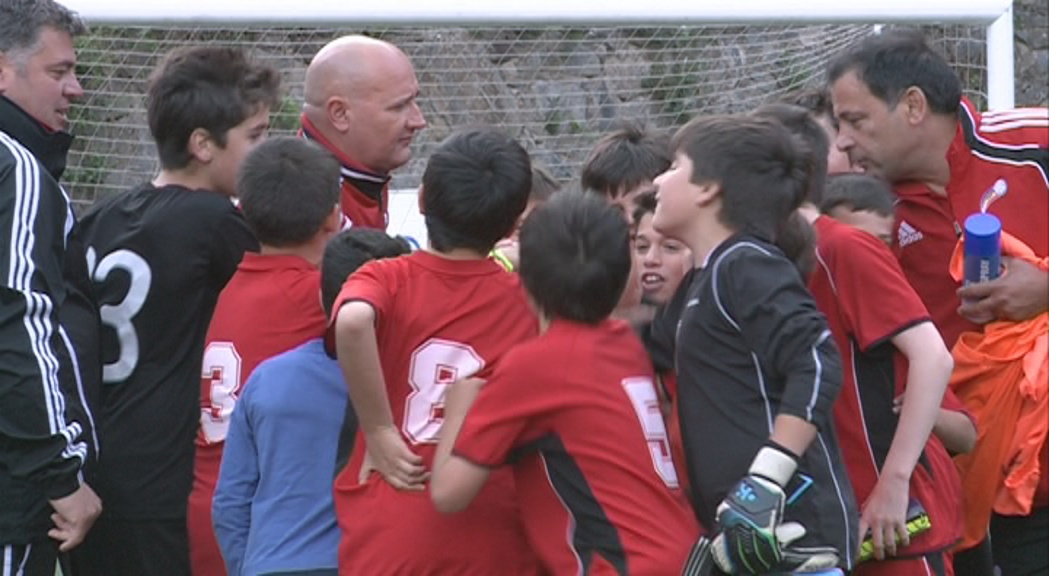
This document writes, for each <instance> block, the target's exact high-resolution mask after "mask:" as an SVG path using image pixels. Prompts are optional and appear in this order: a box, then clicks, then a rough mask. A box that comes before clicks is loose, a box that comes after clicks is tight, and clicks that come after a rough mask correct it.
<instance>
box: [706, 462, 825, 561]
mask: <svg viewBox="0 0 1049 576" xmlns="http://www.w3.org/2000/svg"><path fill="white" fill-rule="evenodd" d="M797 466H798V463H797V457H796V456H794V455H793V454H791V453H789V452H788V451H786V450H785V449H783V448H780V447H778V446H776V445H774V444H771V443H770V444H767V445H765V446H763V447H762V448H761V450H759V451H758V455H757V456H756V457H755V458H754V462H753V463H752V464H751V465H750V470H749V472H748V473H747V475H746V476H745V477H743V479H742V480H740V481H739V483H737V484H736V486H735V487H734V488H733V489H732V490H731V491H729V494H728V496H727V497H726V498H725V500H724V501H723V502H722V503H721V504H720V505H719V506H718V509H717V517H716V518H717V532H718V533H719V534H718V536H717V537H716V538H715V539H714V542H713V543H712V545H711V548H712V553H713V556H714V561H715V562H716V563H717V564H718V567H719V568H721V570H723V571H725V572H728V573H730V574H738V573H741V572H742V573H745V574H764V573H766V572H770V571H772V570H774V569H776V568H777V567H778V566H779V565H780V563H781V561H782V560H783V547H784V545H785V544H786V543H787V542H781V541H780V540H781V539H780V537H779V536H778V535H777V529H778V528H781V524H782V522H783V507H784V503H785V502H786V494H785V493H784V491H783V487H784V486H786V484H787V482H788V481H789V480H790V478H791V476H793V475H794V471H795V469H796V468H797ZM782 528H785V529H787V533H786V534H784V535H785V536H786V535H787V534H789V536H788V539H789V540H790V541H793V540H797V539H798V538H800V535H799V534H798V530H799V529H800V534H804V533H805V530H804V528H803V527H801V525H800V524H796V523H791V524H789V525H785V526H782Z"/></svg>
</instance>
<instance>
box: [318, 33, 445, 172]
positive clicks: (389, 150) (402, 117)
mask: <svg viewBox="0 0 1049 576" xmlns="http://www.w3.org/2000/svg"><path fill="white" fill-rule="evenodd" d="M418 95H419V81H418V80H417V79H416V77H415V69H414V68H413V67H412V63H411V61H410V60H409V59H408V56H407V55H406V54H405V53H404V52H402V51H401V50H400V49H399V48H397V47H396V46H394V45H393V44H390V43H389V42H384V41H382V40H377V39H375V38H369V37H367V36H343V37H342V38H337V39H335V40H332V41H331V42H329V43H328V44H327V45H326V46H325V47H324V48H321V50H320V51H319V52H317V55H316V56H314V57H313V61H312V62H310V65H309V67H308V68H307V69H306V89H305V100H306V106H305V115H306V118H307V119H308V120H309V121H310V123H311V124H312V125H313V127H314V128H315V129H316V130H317V131H318V132H320V135H321V136H323V137H324V138H325V139H326V140H328V141H329V142H331V143H332V144H333V145H334V146H335V147H337V148H338V152H339V153H340V154H341V155H342V156H344V157H345V158H348V159H349V160H351V161H352V162H354V163H357V164H360V165H362V166H363V167H364V168H367V169H369V170H372V171H375V172H377V173H380V174H385V173H388V172H389V171H391V170H394V169H395V168H397V167H399V166H402V165H403V164H404V163H406V162H407V161H408V160H410V159H411V149H410V146H411V142H412V139H413V138H414V136H415V133H416V132H418V131H419V130H422V129H423V128H425V127H426V120H425V119H424V118H423V115H422V112H421V111H420V110H419V106H418V105H417V104H416V98H417V97H418Z"/></svg>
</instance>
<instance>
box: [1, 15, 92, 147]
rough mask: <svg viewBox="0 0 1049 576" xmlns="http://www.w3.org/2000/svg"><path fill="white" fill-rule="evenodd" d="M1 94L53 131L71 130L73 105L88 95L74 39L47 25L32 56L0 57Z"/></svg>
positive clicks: (13, 55)
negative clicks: (78, 69)
mask: <svg viewBox="0 0 1049 576" xmlns="http://www.w3.org/2000/svg"><path fill="white" fill-rule="evenodd" d="M12 57H13V58H12ZM0 94H3V95H4V96H6V97H7V98H8V99H10V100H11V101H12V102H14V103H15V104H17V105H18V107H19V108H21V109H22V110H25V111H26V113H28V114H29V115H30V116H32V117H33V118H35V119H36V120H37V121H38V122H40V123H42V124H44V125H46V126H47V127H49V128H51V129H52V130H68V129H69V108H70V105H71V104H72V101H73V100H76V99H77V98H79V97H80V96H82V95H83V94H84V89H83V88H81V86H80V82H79V81H77V77H76V51H75V50H74V49H73V37H72V36H70V35H69V33H68V32H65V31H61V30H58V29H55V28H52V27H50V26H45V27H44V28H42V29H41V30H40V38H39V40H38V42H37V47H36V51H35V52H33V53H32V54H30V55H28V56H20V55H18V54H11V55H8V54H4V55H0Z"/></svg>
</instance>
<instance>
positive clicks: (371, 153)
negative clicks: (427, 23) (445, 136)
mask: <svg viewBox="0 0 1049 576" xmlns="http://www.w3.org/2000/svg"><path fill="white" fill-rule="evenodd" d="M368 83H369V84H370V86H364V87H361V88H360V90H359V92H357V93H355V94H354V95H353V96H352V97H351V98H350V108H351V113H352V126H351V128H350V131H349V136H350V138H353V139H355V140H357V145H356V146H355V148H356V150H353V151H350V154H351V157H352V158H353V159H354V160H356V161H358V162H360V163H361V164H364V166H365V167H367V168H369V169H371V170H375V171H378V172H380V173H387V172H391V171H393V170H395V169H397V168H399V167H401V166H403V165H404V164H406V163H407V162H408V161H409V160H411V159H412V149H411V145H412V140H413V139H414V138H415V134H416V133H417V132H418V131H420V130H422V129H423V128H426V119H425V118H424V117H423V113H422V110H420V109H419V104H418V102H417V101H416V99H417V98H418V97H419V81H418V80H417V79H416V78H415V70H414V69H413V68H412V65H411V62H409V61H408V59H407V57H405V58H398V59H395V60H393V61H392V62H391V65H390V66H389V67H387V68H386V69H384V70H383V71H382V74H381V75H378V74H376V75H372V76H371V77H370V79H369V80H368Z"/></svg>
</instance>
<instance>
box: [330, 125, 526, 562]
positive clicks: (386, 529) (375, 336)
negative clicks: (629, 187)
mask: <svg viewBox="0 0 1049 576" xmlns="http://www.w3.org/2000/svg"><path fill="white" fill-rule="evenodd" d="M531 185H532V173H531V163H530V161H529V158H528V153H527V152H525V150H524V148H522V147H521V146H520V144H518V143H517V142H515V141H514V140H512V139H511V138H509V137H508V136H506V135H504V134H502V133H501V132H498V131H496V130H494V129H492V128H475V129H469V130H464V131H461V132H457V133H455V134H453V135H452V136H450V137H449V138H448V139H447V140H445V141H444V142H443V143H442V144H441V145H440V146H439V147H438V148H437V150H436V151H434V153H433V154H432V155H431V156H430V160H429V162H428V163H427V166H426V171H425V172H424V173H423V183H422V190H421V191H420V195H421V204H422V206H421V210H422V213H423V216H424V218H425V220H426V227H427V230H428V233H429V239H430V242H429V247H428V249H427V250H424V251H417V252H414V253H412V254H411V255H409V256H406V257H403V258H397V259H393V260H383V261H378V262H370V263H368V264H367V265H365V266H364V267H362V268H361V269H360V270H358V271H357V272H356V273H355V274H354V275H353V276H351V277H350V279H349V280H347V281H346V285H345V286H344V287H343V289H342V292H341V293H340V294H339V298H338V301H337V302H336V305H335V307H334V311H333V313H332V315H333V318H334V323H335V337H336V343H337V349H338V356H339V364H340V365H341V366H342V369H343V375H344V376H345V378H346V383H347V384H348V385H349V387H350V399H351V401H352V402H353V407H354V409H355V411H356V413H357V415H358V417H359V420H360V428H361V431H362V432H363V434H362V435H360V436H359V441H358V442H357V443H356V446H355V449H354V451H353V455H352V460H351V462H350V464H349V465H348V466H346V467H345V468H344V469H343V470H342V471H341V472H340V473H339V476H338V478H337V479H336V482H335V503H336V508H337V511H338V516H339V525H340V527H341V528H342V534H343V536H342V541H341V543H340V546H339V570H340V572H342V573H346V574H365V573H371V574H447V573H455V574H465V575H474V574H476V575H478V576H480V575H486V574H532V573H534V572H535V570H536V568H537V564H536V559H535V556H534V554H533V553H532V551H531V550H530V549H529V548H528V546H527V544H526V538H525V535H524V532H523V528H522V526H521V522H520V516H519V512H518V507H517V499H516V492H515V491H514V488H513V478H512V476H511V474H512V473H511V471H510V470H501V471H497V472H495V473H494V474H493V475H492V478H491V480H492V481H491V482H489V483H488V485H487V486H486V489H485V490H484V491H482V493H481V494H480V495H479V496H478V498H477V501H476V502H474V504H473V505H472V506H471V507H470V509H469V510H467V511H466V512H464V513H463V514H459V515H456V516H444V515H441V514H438V513H437V511H436V510H435V509H434V507H433V504H432V503H431V502H430V499H429V498H428V497H427V495H426V494H425V493H424V492H423V490H424V489H425V484H424V482H425V481H426V479H427V477H428V471H429V468H430V466H431V463H432V461H433V454H434V449H435V445H436V444H437V438H438V431H439V430H440V428H441V422H442V421H443V414H444V396H445V392H446V390H447V389H448V387H449V386H454V384H453V382H456V381H459V380H462V379H463V378H467V377H470V376H474V375H479V376H481V377H485V376H487V374H488V372H489V371H490V369H491V368H490V367H491V366H492V364H494V363H496V362H497V361H498V360H499V359H500V358H502V357H503V356H504V355H505V354H506V353H507V352H508V351H509V350H510V348H512V347H513V346H516V345H517V344H520V343H521V342H524V341H526V340H528V339H530V338H532V337H534V336H535V335H536V332H537V329H538V325H537V322H536V318H535V315H534V314H533V312H532V311H531V309H530V308H529V306H528V303H527V299H526V298H525V295H524V292H523V291H522V290H521V289H520V285H519V283H518V279H517V277H516V275H512V274H507V273H506V272H505V271H504V270H503V268H501V267H500V266H499V264H497V263H496V262H495V261H493V260H492V259H491V258H489V257H488V253H489V252H490V251H491V249H492V247H493V246H494V245H495V243H496V242H497V241H498V240H499V239H500V238H504V237H506V236H507V235H508V234H509V233H510V231H511V230H512V229H513V226H514V223H515V222H516V221H517V218H518V216H520V214H521V212H522V211H523V210H524V208H525V204H527V202H528V193H529V190H530V188H531ZM375 471H377V472H378V474H373V473H372V472H375Z"/></svg>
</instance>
